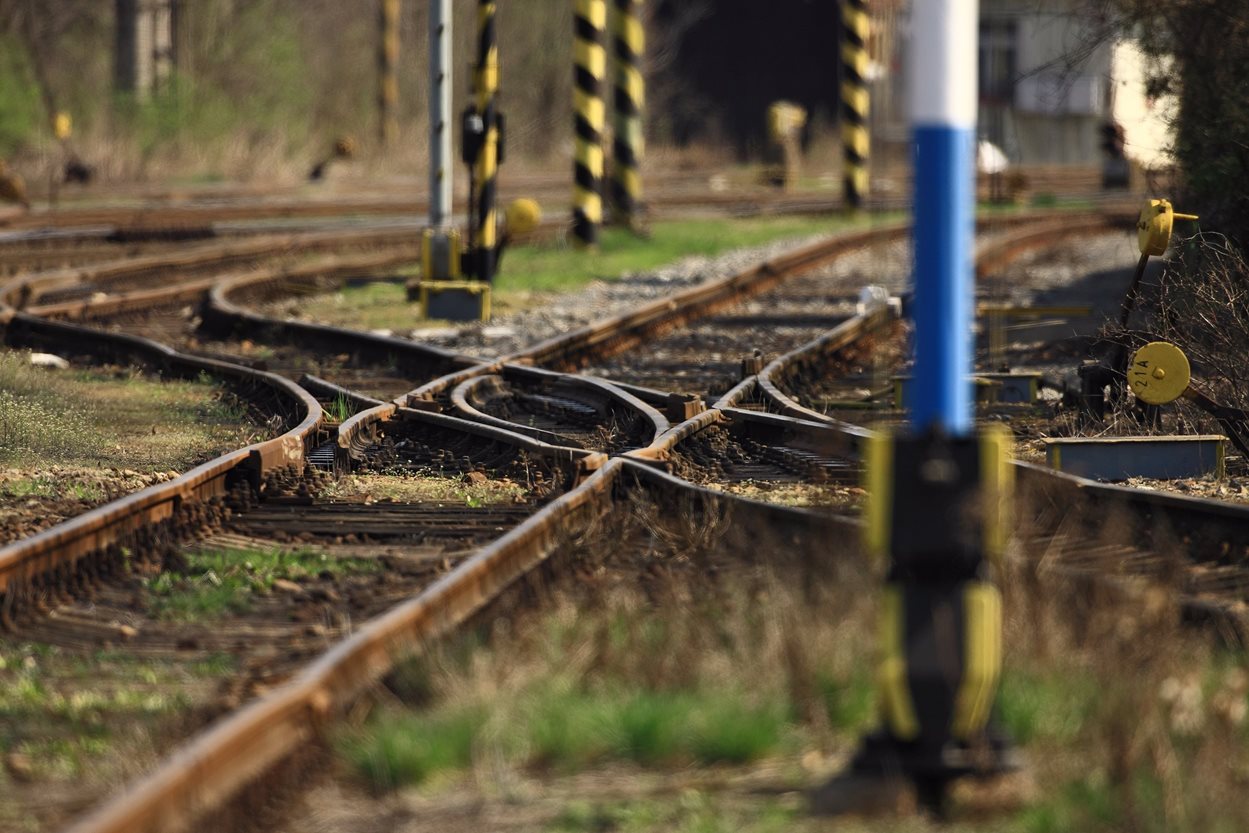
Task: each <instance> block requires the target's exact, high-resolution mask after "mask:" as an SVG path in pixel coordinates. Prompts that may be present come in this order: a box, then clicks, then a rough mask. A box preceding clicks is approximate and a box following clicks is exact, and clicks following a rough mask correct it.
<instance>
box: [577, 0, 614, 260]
mask: <svg viewBox="0 0 1249 833" xmlns="http://www.w3.org/2000/svg"><path fill="white" fill-rule="evenodd" d="M574 2H575V4H576V5H575V7H574V9H575V11H574V15H573V25H574V34H575V37H576V40H575V43H574V45H573V59H574V61H575V74H574V77H573V81H574V83H573V110H574V124H575V126H576V148H575V151H574V157H575V164H574V166H573V178H574V184H573V207H572V216H573V223H572V231H573V237H574V238H575V240H576V242H577V244H578V245H581V246H595V245H597V244H598V229H599V224H601V223H602V222H603V121H604V116H605V108H604V106H603V77H604V76H605V75H606V73H607V51H606V50H605V49H604V48H603V34H604V30H605V29H606V27H607V3H606V0H574Z"/></svg>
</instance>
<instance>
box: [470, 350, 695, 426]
mask: <svg viewBox="0 0 1249 833" xmlns="http://www.w3.org/2000/svg"><path fill="white" fill-rule="evenodd" d="M513 381H514V382H518V383H522V384H531V385H537V386H539V387H541V388H544V389H549V390H551V392H552V393H554V394H557V395H559V394H561V393H562V394H566V395H568V396H569V397H570V398H573V399H576V400H578V401H582V402H586V403H588V404H592V405H594V406H595V407H597V408H598V409H600V410H603V411H605V410H608V409H610V408H613V407H614V408H618V409H620V410H623V411H626V412H629V413H632V414H634V415H636V417H637V418H638V419H640V420H642V421H644V422H646V423H649V425H650V427H651V436H650V439H649V440H648V441H647V444H648V445H649V444H650V443H653V442H655V441H656V440H657V439H659V437H660V436H661V435H662V434H663V433H664V432H665V431H667V430H668V429H669V428H670V427H671V426H670V424H669V423H668V419H667V417H665V416H664V415H663V414H661V413H660V412H659V411H658V410H657V409H656V408H654V407H653V406H651V405H649V404H647V403H646V402H643V401H642V400H641V399H639V398H638V397H636V396H634V395H633V394H631V393H627V392H625V391H623V390H621V389H620V388H617V387H616V386H615V385H613V384H611V383H610V382H608V381H606V380H603V379H595V378H593V377H590V376H574V375H570V374H566V373H557V372H555V371H551V370H543V369H541V368H535V367H526V366H524V365H504V366H503V367H501V368H500V369H499V373H498V375H494V374H490V375H485V376H474V377H472V378H470V379H467V380H465V381H463V382H461V383H460V384H459V385H457V386H456V388H455V389H454V390H452V391H451V405H452V407H454V408H455V409H456V411H458V412H459V413H460V414H461V415H463V416H464V417H465V418H466V419H472V420H475V421H478V422H484V423H487V424H495V425H498V426H500V427H504V428H509V429H510V430H512V431H517V432H519V433H522V434H526V435H528V436H532V437H534V438H536V439H541V440H543V441H545V442H551V443H553V444H556V445H558V444H559V437H558V436H556V435H554V434H552V432H549V431H544V430H542V429H539V428H532V427H529V426H525V425H519V424H517V423H514V422H509V421H508V420H504V419H499V418H497V417H492V416H490V415H489V414H486V413H483V412H482V411H481V410H480V409H478V408H477V407H476V405H475V404H474V402H475V400H476V399H477V398H478V395H479V394H480V391H481V389H482V388H486V387H499V386H500V385H502V384H504V383H509V382H513Z"/></svg>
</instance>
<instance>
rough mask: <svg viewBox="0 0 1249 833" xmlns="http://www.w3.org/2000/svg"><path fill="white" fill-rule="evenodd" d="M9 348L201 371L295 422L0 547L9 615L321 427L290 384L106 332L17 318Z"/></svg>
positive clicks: (255, 475) (275, 462)
mask: <svg viewBox="0 0 1249 833" xmlns="http://www.w3.org/2000/svg"><path fill="white" fill-rule="evenodd" d="M4 340H5V343H6V344H8V345H10V346H46V345H48V344H64V343H66V341H70V342H72V343H73V345H74V349H76V350H80V351H84V352H91V353H93V354H95V355H97V356H107V357H109V358H114V359H115V358H125V359H129V360H138V361H141V362H142V363H144V364H146V365H148V366H149V367H152V368H154V369H158V370H160V371H162V372H165V373H169V374H173V375H179V376H192V377H194V376H198V375H199V374H200V373H201V372H202V373H208V374H210V375H211V376H213V377H214V378H218V379H223V380H226V381H229V382H232V383H234V384H244V383H246V384H259V385H261V386H262V387H264V388H266V389H268V390H270V391H272V392H274V393H276V394H277V395H278V396H279V397H280V398H281V399H282V400H284V401H285V402H286V403H287V407H289V408H291V410H292V411H294V417H295V424H294V425H293V426H292V427H291V428H289V429H288V430H287V431H285V432H283V433H282V434H281V435H280V436H278V437H274V438H272V439H269V440H265V441H262V442H258V443H253V444H252V445H249V446H247V447H245V448H242V449H239V450H237V451H233V452H229V453H227V454H224V455H221V456H220V457H217V458H216V459H214V460H210V461H209V462H207V463H204V464H202V465H200V466H197V467H196V468H194V469H192V470H191V471H189V472H186V473H185V474H183V475H181V476H179V477H177V478H174V479H173V480H169V481H166V482H164V483H160V484H156V485H153V486H149V487H147V488H146V489H143V490H141V491H139V492H135V493H134V494H131V495H128V496H126V497H123V498H120V499H118V500H115V501H112V502H110V503H107V504H105V505H103V506H101V507H98V508H96V509H93V510H91V511H88V512H86V513H84V514H82V515H79V516H77V517H75V518H71V519H69V520H67V521H64V522H62V523H59V524H57V525H55V526H53V527H51V528H49V529H46V530H44V531H42V532H39V533H37V534H35V535H33V536H30V537H28V538H24V539H21V540H19V541H16V542H14V543H12V544H8V545H6V546H4V547H0V596H2V597H3V598H2V599H0V606H2V607H3V609H4V611H5V612H6V613H8V612H9V611H10V610H11V609H12V607H13V605H14V603H15V601H16V600H17V597H18V596H20V595H22V594H24V593H27V592H29V591H30V590H32V589H33V588H34V587H35V586H37V585H38V584H39V583H40V582H42V581H45V580H47V579H48V578H49V577H51V576H54V575H55V574H57V573H58V572H61V573H63V572H64V571H65V570H66V569H67V568H68V569H73V568H74V567H75V566H77V565H78V563H79V562H80V561H82V560H83V559H86V558H89V557H92V556H96V555H99V554H101V553H102V552H103V551H104V550H105V549H106V548H108V547H110V546H112V545H115V544H118V543H119V542H121V541H122V540H123V539H125V537H126V536H127V535H128V534H131V533H133V532H135V531H136V530H138V529H140V528H143V527H146V526H148V525H150V524H153V523H156V522H160V521H164V520H167V519H170V518H172V517H174V515H175V513H176V512H177V511H178V510H179V509H180V508H181V507H182V506H183V505H184V503H185V502H187V501H188V500H193V499H194V500H207V499H209V498H211V497H214V496H218V495H223V494H225V493H226V491H227V490H228V488H229V486H230V485H231V483H232V482H233V481H234V480H235V479H236V478H244V479H246V480H248V481H249V482H252V483H253V484H257V485H258V484H259V483H260V481H261V479H262V478H263V477H264V475H265V474H266V473H268V472H270V471H272V470H274V469H277V468H282V467H286V466H291V465H296V464H298V463H300V462H301V461H302V460H303V457H304V453H305V451H306V448H307V445H308V444H309V442H310V441H311V438H312V437H313V435H314V433H315V432H316V430H317V429H318V428H319V426H320V425H321V421H322V412H321V406H320V404H319V403H318V402H317V401H316V399H314V398H313V397H312V395H311V394H309V393H308V392H307V391H305V390H303V389H302V388H300V387H299V386H298V385H296V384H294V383H293V382H291V381H289V380H287V379H284V378H282V377H280V376H276V375H274V374H271V373H265V372H263V371H258V370H252V369H250V368H245V367H240V366H238V365H232V364H228V363H225V362H220V361H215V360H212V359H203V358H199V357H196V356H189V355H186V354H183V353H179V352H178V351H176V350H173V349H172V348H169V347H166V346H165V345H162V344H158V343H157V342H154V341H150V340H148V339H145V338H140V337H138V336H130V335H122V334H117V333H105V332H101V331H98V330H92V329H88V328H84V327H79V326H76V325H73V324H66V323H61V322H54V321H46V320H43V319H40V318H36V317H34V316H30V315H27V314H25V313H20V312H19V313H14V314H13V315H12V317H11V319H10V321H9V324H8V327H7V328H6V329H5V331H4Z"/></svg>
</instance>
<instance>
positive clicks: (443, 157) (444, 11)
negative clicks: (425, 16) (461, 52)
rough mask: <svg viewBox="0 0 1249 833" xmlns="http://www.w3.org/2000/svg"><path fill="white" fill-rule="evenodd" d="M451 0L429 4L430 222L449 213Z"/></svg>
mask: <svg viewBox="0 0 1249 833" xmlns="http://www.w3.org/2000/svg"><path fill="white" fill-rule="evenodd" d="M452 159H453V157H452V156H451V0H431V2H430V4H429V225H430V227H431V228H441V227H442V226H443V225H444V224H446V223H447V222H448V221H449V220H450V217H451V167H450V166H451V164H452Z"/></svg>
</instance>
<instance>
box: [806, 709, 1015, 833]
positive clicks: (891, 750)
mask: <svg viewBox="0 0 1249 833" xmlns="http://www.w3.org/2000/svg"><path fill="white" fill-rule="evenodd" d="M1021 766H1022V762H1021V760H1020V756H1019V754H1018V752H1017V751H1016V750H1015V748H1014V746H1013V745H1012V744H1011V742H1010V740H1009V739H1007V738H1006V736H1005V735H1002V734H1001V733H1000V732H997V731H994V730H993V729H992V728H990V729H989V730H988V731H986V733H985V735H984V737H983V738H982V739H981V740H980V741H979V742H977V743H976V744H969V743H963V742H959V741H947V742H946V743H945V744H943V745H936V746H934V745H931V744H925V743H923V742H919V741H913V742H908V741H900V740H898V739H896V738H893V737H891V736H890V735H889V734H888V733H886V732H875V733H873V734H870V735H868V736H867V737H865V738H864V739H863V743H862V746H860V747H859V751H858V752H857V753H856V754H855V756H854V759H853V760H852V761H851V762H850V766H849V767H847V769H846V771H845V772H843V773H840V774H839V775H837V776H836V777H834V778H833V779H832V780H830V781H828V782H827V783H825V784H823V785H821V786H820V787H819V788H818V789H816V790H813V791H812V792H811V794H810V796H809V800H810V805H811V811H812V812H813V813H814V814H816V815H829V816H836V815H850V814H864V813H879V812H883V811H889V810H893V809H906V808H907V806H908V805H910V804H915V805H917V806H918V807H919V808H921V809H924V810H927V811H928V812H931V813H934V814H937V815H941V814H943V813H944V812H945V809H946V798H947V795H948V792H949V786H950V784H952V783H953V782H954V781H956V780H958V779H960V778H968V777H972V778H993V777H997V776H1001V775H1005V774H1007V773H1011V772H1016V771H1018V770H1019V769H1020V768H1021Z"/></svg>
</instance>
